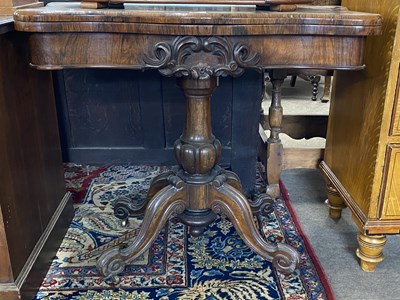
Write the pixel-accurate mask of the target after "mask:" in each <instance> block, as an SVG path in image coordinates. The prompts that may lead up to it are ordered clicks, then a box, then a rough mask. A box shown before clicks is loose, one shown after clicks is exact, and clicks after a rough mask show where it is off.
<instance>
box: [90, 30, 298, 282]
mask: <svg viewBox="0 0 400 300" xmlns="http://www.w3.org/2000/svg"><path fill="white" fill-rule="evenodd" d="M249 54H250V51H249V49H247V47H246V45H243V44H236V45H231V44H230V43H229V40H227V39H224V38H220V37H210V38H199V37H178V38H176V39H175V40H174V41H173V43H171V44H170V43H164V42H162V43H159V44H157V45H156V46H155V49H154V57H151V58H149V57H145V58H144V61H145V62H146V63H147V64H148V67H149V68H157V69H158V70H159V71H160V72H161V73H162V74H164V75H176V76H178V77H179V78H178V84H179V86H180V87H181V89H182V91H183V93H184V94H185V97H186V120H185V125H184V129H183V133H182V135H181V136H180V138H179V139H178V140H177V141H176V142H175V147H174V152H175V156H176V160H177V162H178V164H179V166H178V167H175V168H173V169H172V171H171V172H168V173H165V174H161V175H159V176H157V177H155V178H154V180H153V181H152V184H151V186H150V189H149V191H148V195H147V199H146V201H144V202H143V203H141V204H139V205H137V204H136V205H133V204H127V203H125V202H126V199H125V200H121V201H120V202H119V204H118V205H116V210H115V212H116V215H123V214H124V213H125V214H137V213H143V212H144V218H143V223H142V226H141V228H140V231H139V233H138V235H137V237H136V239H135V240H134V241H133V242H132V244H131V245H128V246H127V247H125V248H119V247H116V248H112V249H109V250H107V251H105V252H104V253H103V254H102V255H101V256H100V258H99V259H98V262H97V266H98V269H99V271H100V272H101V273H102V274H103V275H104V276H113V275H117V274H118V273H120V272H122V271H123V270H124V268H125V263H126V262H127V261H131V260H134V259H135V258H137V257H138V256H139V255H141V254H142V253H143V252H144V251H146V249H148V248H149V247H150V245H151V244H152V242H153V241H154V239H155V238H156V237H157V235H158V234H159V232H160V230H161V229H162V228H163V226H164V224H165V223H166V221H167V220H168V218H169V217H170V216H171V215H172V214H177V215H178V216H179V218H180V219H181V221H182V222H183V223H185V224H187V225H188V226H189V228H190V229H189V230H190V233H191V234H192V235H195V236H196V235H200V234H201V233H202V232H203V229H204V227H205V226H207V225H208V224H210V223H211V222H213V221H214V220H215V217H216V214H224V215H226V216H227V217H228V218H229V219H230V220H231V222H232V223H233V225H234V227H235V229H236V230H237V232H238V234H239V235H240V237H241V238H242V239H243V241H244V242H245V243H246V244H247V245H248V246H249V247H250V248H251V249H252V250H253V251H254V252H256V253H257V254H259V255H260V256H261V257H263V258H265V259H267V260H269V261H272V263H273V265H274V266H275V267H276V268H277V270H278V271H281V272H283V273H288V272H292V271H293V270H294V269H295V268H296V267H297V265H298V263H299V254H298V253H297V252H296V251H295V250H294V249H293V248H291V247H290V246H288V245H285V244H277V245H271V244H268V243H267V242H266V241H264V239H263V237H262V236H261V234H260V233H259V232H258V230H257V227H256V224H255V221H254V218H253V212H256V213H260V214H261V215H262V214H266V213H269V212H270V211H271V209H272V204H273V202H272V201H273V200H272V198H271V197H268V196H265V197H263V198H260V199H258V200H256V201H253V202H248V200H247V198H246V197H245V196H244V195H243V193H242V188H241V184H240V180H239V178H238V176H237V175H236V174H235V173H233V172H230V171H226V170H223V169H222V168H220V167H219V166H218V165H217V163H218V161H219V158H220V156H221V144H220V142H219V141H218V140H217V139H216V138H215V137H214V135H213V134H212V129H211V113H210V100H211V95H212V93H213V91H214V90H215V88H216V87H217V85H218V76H220V75H225V74H231V75H241V74H242V73H243V71H244V70H243V68H244V67H248V66H250V67H251V66H256V65H257V59H258V57H257V54H254V55H249ZM204 62H206V63H204ZM124 209H125V211H124Z"/></svg>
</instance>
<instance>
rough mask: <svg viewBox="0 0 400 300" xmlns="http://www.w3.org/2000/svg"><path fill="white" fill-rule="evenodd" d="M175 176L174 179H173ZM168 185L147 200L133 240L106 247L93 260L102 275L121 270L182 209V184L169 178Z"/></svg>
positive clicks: (183, 207) (183, 188)
mask: <svg viewBox="0 0 400 300" xmlns="http://www.w3.org/2000/svg"><path fill="white" fill-rule="evenodd" d="M174 179H176V180H174ZM170 182H172V184H171V185H168V186H166V187H164V188H163V189H162V190H160V191H159V192H158V193H157V194H156V195H155V196H154V197H153V198H152V199H151V200H150V202H149V204H148V207H147V210H146V214H145V215H144V218H143V222H142V225H141V227H140V230H139V233H138V235H137V236H136V238H135V240H134V241H133V242H132V243H131V244H130V245H127V246H126V247H125V248H122V247H115V248H111V249H108V250H106V251H105V252H103V254H102V255H101V256H100V257H99V259H98V260H97V269H98V270H99V272H100V273H101V274H102V275H103V276H105V277H110V276H115V275H117V274H119V273H121V272H122V271H123V270H124V269H125V265H126V263H127V262H128V261H131V260H134V259H135V258H137V257H138V256H139V255H141V254H142V253H143V252H144V251H146V250H147V249H148V248H149V247H150V246H151V244H152V243H153V241H154V240H155V238H156V237H157V236H158V234H159V233H160V231H161V229H162V228H163V226H164V225H165V223H166V222H167V220H168V218H169V217H170V216H171V215H172V214H173V213H177V214H180V213H182V212H183V211H184V209H185V207H186V203H185V200H184V195H185V186H184V184H183V182H182V181H181V180H180V179H179V178H176V177H175V178H170Z"/></svg>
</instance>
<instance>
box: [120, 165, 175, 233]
mask: <svg viewBox="0 0 400 300" xmlns="http://www.w3.org/2000/svg"><path fill="white" fill-rule="evenodd" d="M173 174H174V173H173V172H172V171H171V172H166V173H163V174H160V175H158V176H156V177H154V178H153V180H152V182H151V185H150V188H149V191H148V192H147V197H146V199H145V200H137V201H135V200H133V199H131V198H128V197H120V198H118V199H117V201H116V202H115V205H114V215H115V216H116V217H117V218H118V219H121V220H122V225H123V226H125V225H126V224H127V222H128V218H129V217H135V216H141V215H143V214H144V212H145V210H146V207H147V205H148V203H149V201H150V200H151V199H152V198H153V197H154V195H155V194H156V193H157V192H158V191H160V190H161V189H162V188H164V187H166V186H167V185H169V181H168V178H169V177H170V176H171V175H173Z"/></svg>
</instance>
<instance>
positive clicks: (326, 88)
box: [321, 75, 332, 103]
mask: <svg viewBox="0 0 400 300" xmlns="http://www.w3.org/2000/svg"><path fill="white" fill-rule="evenodd" d="M331 83H332V76H328V75H327V76H325V85H324V94H323V95H322V97H321V102H324V103H326V102H328V101H329V99H330V94H331Z"/></svg>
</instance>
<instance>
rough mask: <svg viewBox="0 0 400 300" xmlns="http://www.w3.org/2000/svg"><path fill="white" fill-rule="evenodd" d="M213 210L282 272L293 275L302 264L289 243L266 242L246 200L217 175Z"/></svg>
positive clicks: (211, 204) (213, 190)
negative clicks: (224, 217)
mask: <svg viewBox="0 0 400 300" xmlns="http://www.w3.org/2000/svg"><path fill="white" fill-rule="evenodd" d="M211 196H212V197H211V199H212V200H211V203H210V206H211V209H212V210H213V211H214V212H215V213H223V214H225V215H226V216H227V217H228V218H229V219H230V220H231V222H232V223H233V225H234V227H235V229H236V231H237V232H238V234H239V236H240V237H241V238H242V240H243V241H244V242H245V243H246V244H247V246H249V248H250V249H252V250H253V251H254V252H256V253H257V254H258V255H260V256H261V257H262V258H264V259H267V260H269V261H272V264H273V265H274V267H275V268H276V269H277V270H278V271H279V272H282V273H285V274H287V273H291V272H293V271H294V270H295V269H296V268H297V266H298V263H299V261H300V258H299V254H298V253H297V252H296V251H295V250H294V249H293V248H292V247H290V246H288V245H286V244H276V245H271V244H269V243H267V242H266V241H264V239H263V238H262V236H261V234H260V233H259V232H258V230H257V227H256V225H255V222H254V218H253V214H252V213H251V208H250V206H249V204H248V203H247V199H246V198H245V197H244V196H243V195H242V194H241V193H240V192H239V191H238V190H236V189H235V188H234V187H232V186H230V185H229V184H227V183H226V182H225V180H224V176H223V175H222V176H217V177H216V178H215V180H214V182H213V188H212V191H211Z"/></svg>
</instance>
